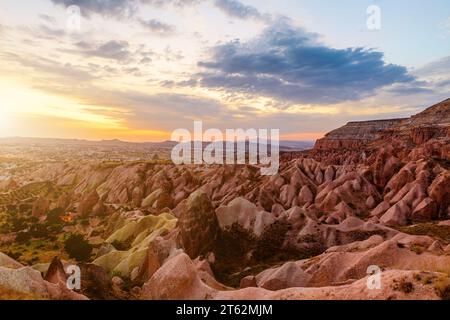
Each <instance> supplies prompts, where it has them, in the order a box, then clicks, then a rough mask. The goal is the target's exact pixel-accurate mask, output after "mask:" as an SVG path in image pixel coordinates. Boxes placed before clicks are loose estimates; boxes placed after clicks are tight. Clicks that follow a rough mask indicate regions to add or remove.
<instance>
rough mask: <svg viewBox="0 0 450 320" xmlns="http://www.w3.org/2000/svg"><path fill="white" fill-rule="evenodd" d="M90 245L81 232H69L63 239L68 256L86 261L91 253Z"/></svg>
mask: <svg viewBox="0 0 450 320" xmlns="http://www.w3.org/2000/svg"><path fill="white" fill-rule="evenodd" d="M92 249H93V247H92V245H91V244H90V243H89V242H88V241H87V240H86V239H84V237H83V236H82V235H81V234H71V235H70V236H69V237H68V238H67V239H66V240H65V241H64V250H65V251H66V252H67V254H68V255H69V257H70V258H72V259H75V260H77V261H79V262H86V261H88V260H89V258H90V257H91V254H92Z"/></svg>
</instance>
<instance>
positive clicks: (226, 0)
mask: <svg viewBox="0 0 450 320" xmlns="http://www.w3.org/2000/svg"><path fill="white" fill-rule="evenodd" d="M214 5H215V6H216V7H217V8H219V9H220V10H221V11H223V12H224V13H225V14H227V15H229V16H230V17H234V18H239V19H257V20H265V19H268V16H265V15H263V14H261V13H260V12H259V11H258V9H256V8H255V7H252V6H248V5H245V4H243V3H242V2H240V1H238V0H214Z"/></svg>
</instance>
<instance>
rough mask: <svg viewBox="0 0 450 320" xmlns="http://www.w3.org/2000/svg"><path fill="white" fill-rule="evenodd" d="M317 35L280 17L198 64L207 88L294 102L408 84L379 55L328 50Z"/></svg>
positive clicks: (399, 69) (403, 72)
mask: <svg viewBox="0 0 450 320" xmlns="http://www.w3.org/2000/svg"><path fill="white" fill-rule="evenodd" d="M318 38H319V36H318V35H317V34H314V33H308V32H306V31H305V30H304V29H302V28H298V27H294V26H293V25H292V24H291V22H290V21H289V20H288V19H280V20H278V21H277V22H275V23H274V24H272V25H271V26H269V27H268V28H267V29H266V30H265V31H264V32H263V33H262V34H261V35H260V36H259V37H258V38H256V39H254V40H251V41H248V42H244V43H243V42H240V41H239V40H235V41H232V42H228V43H226V44H221V45H217V46H215V47H213V48H212V49H211V59H209V60H207V61H201V62H199V63H198V65H199V66H200V67H203V68H204V70H205V71H203V72H201V73H200V74H199V75H198V77H199V78H200V84H201V85H202V86H203V87H207V88H216V89H219V90H225V91H235V92H241V93H244V94H249V95H262V96H268V97H272V98H275V99H280V100H285V101H292V102H299V103H316V104H326V103H339V102H343V101H349V100H358V99H361V98H363V97H366V96H369V95H372V94H374V92H375V91H376V90H377V89H380V88H382V87H384V86H389V85H392V84H395V83H408V82H413V81H414V80H415V79H414V77H413V76H411V75H410V74H408V71H407V69H406V68H405V67H403V66H398V65H394V64H386V63H385V62H384V60H383V58H384V56H383V53H381V52H378V51H374V50H370V49H364V48H347V49H334V48H330V47H327V46H326V45H324V44H321V43H320V42H319V40H318Z"/></svg>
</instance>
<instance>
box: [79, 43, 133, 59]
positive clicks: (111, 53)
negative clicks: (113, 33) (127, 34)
mask: <svg viewBox="0 0 450 320" xmlns="http://www.w3.org/2000/svg"><path fill="white" fill-rule="evenodd" d="M129 46H130V45H129V43H128V42H127V41H118V40H110V41H108V42H105V43H102V44H99V45H92V44H90V43H88V42H85V41H80V42H77V43H76V47H77V48H78V49H79V51H80V53H81V54H83V55H85V56H90V57H99V58H105V59H111V60H117V61H125V60H127V59H128V58H129V57H130V55H131V52H130V51H129Z"/></svg>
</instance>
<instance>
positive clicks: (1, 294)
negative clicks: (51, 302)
mask: <svg viewBox="0 0 450 320" xmlns="http://www.w3.org/2000/svg"><path fill="white" fill-rule="evenodd" d="M0 300H45V299H43V298H42V297H39V296H36V295H32V294H27V293H21V292H16V291H12V290H9V289H5V288H2V287H0Z"/></svg>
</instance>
